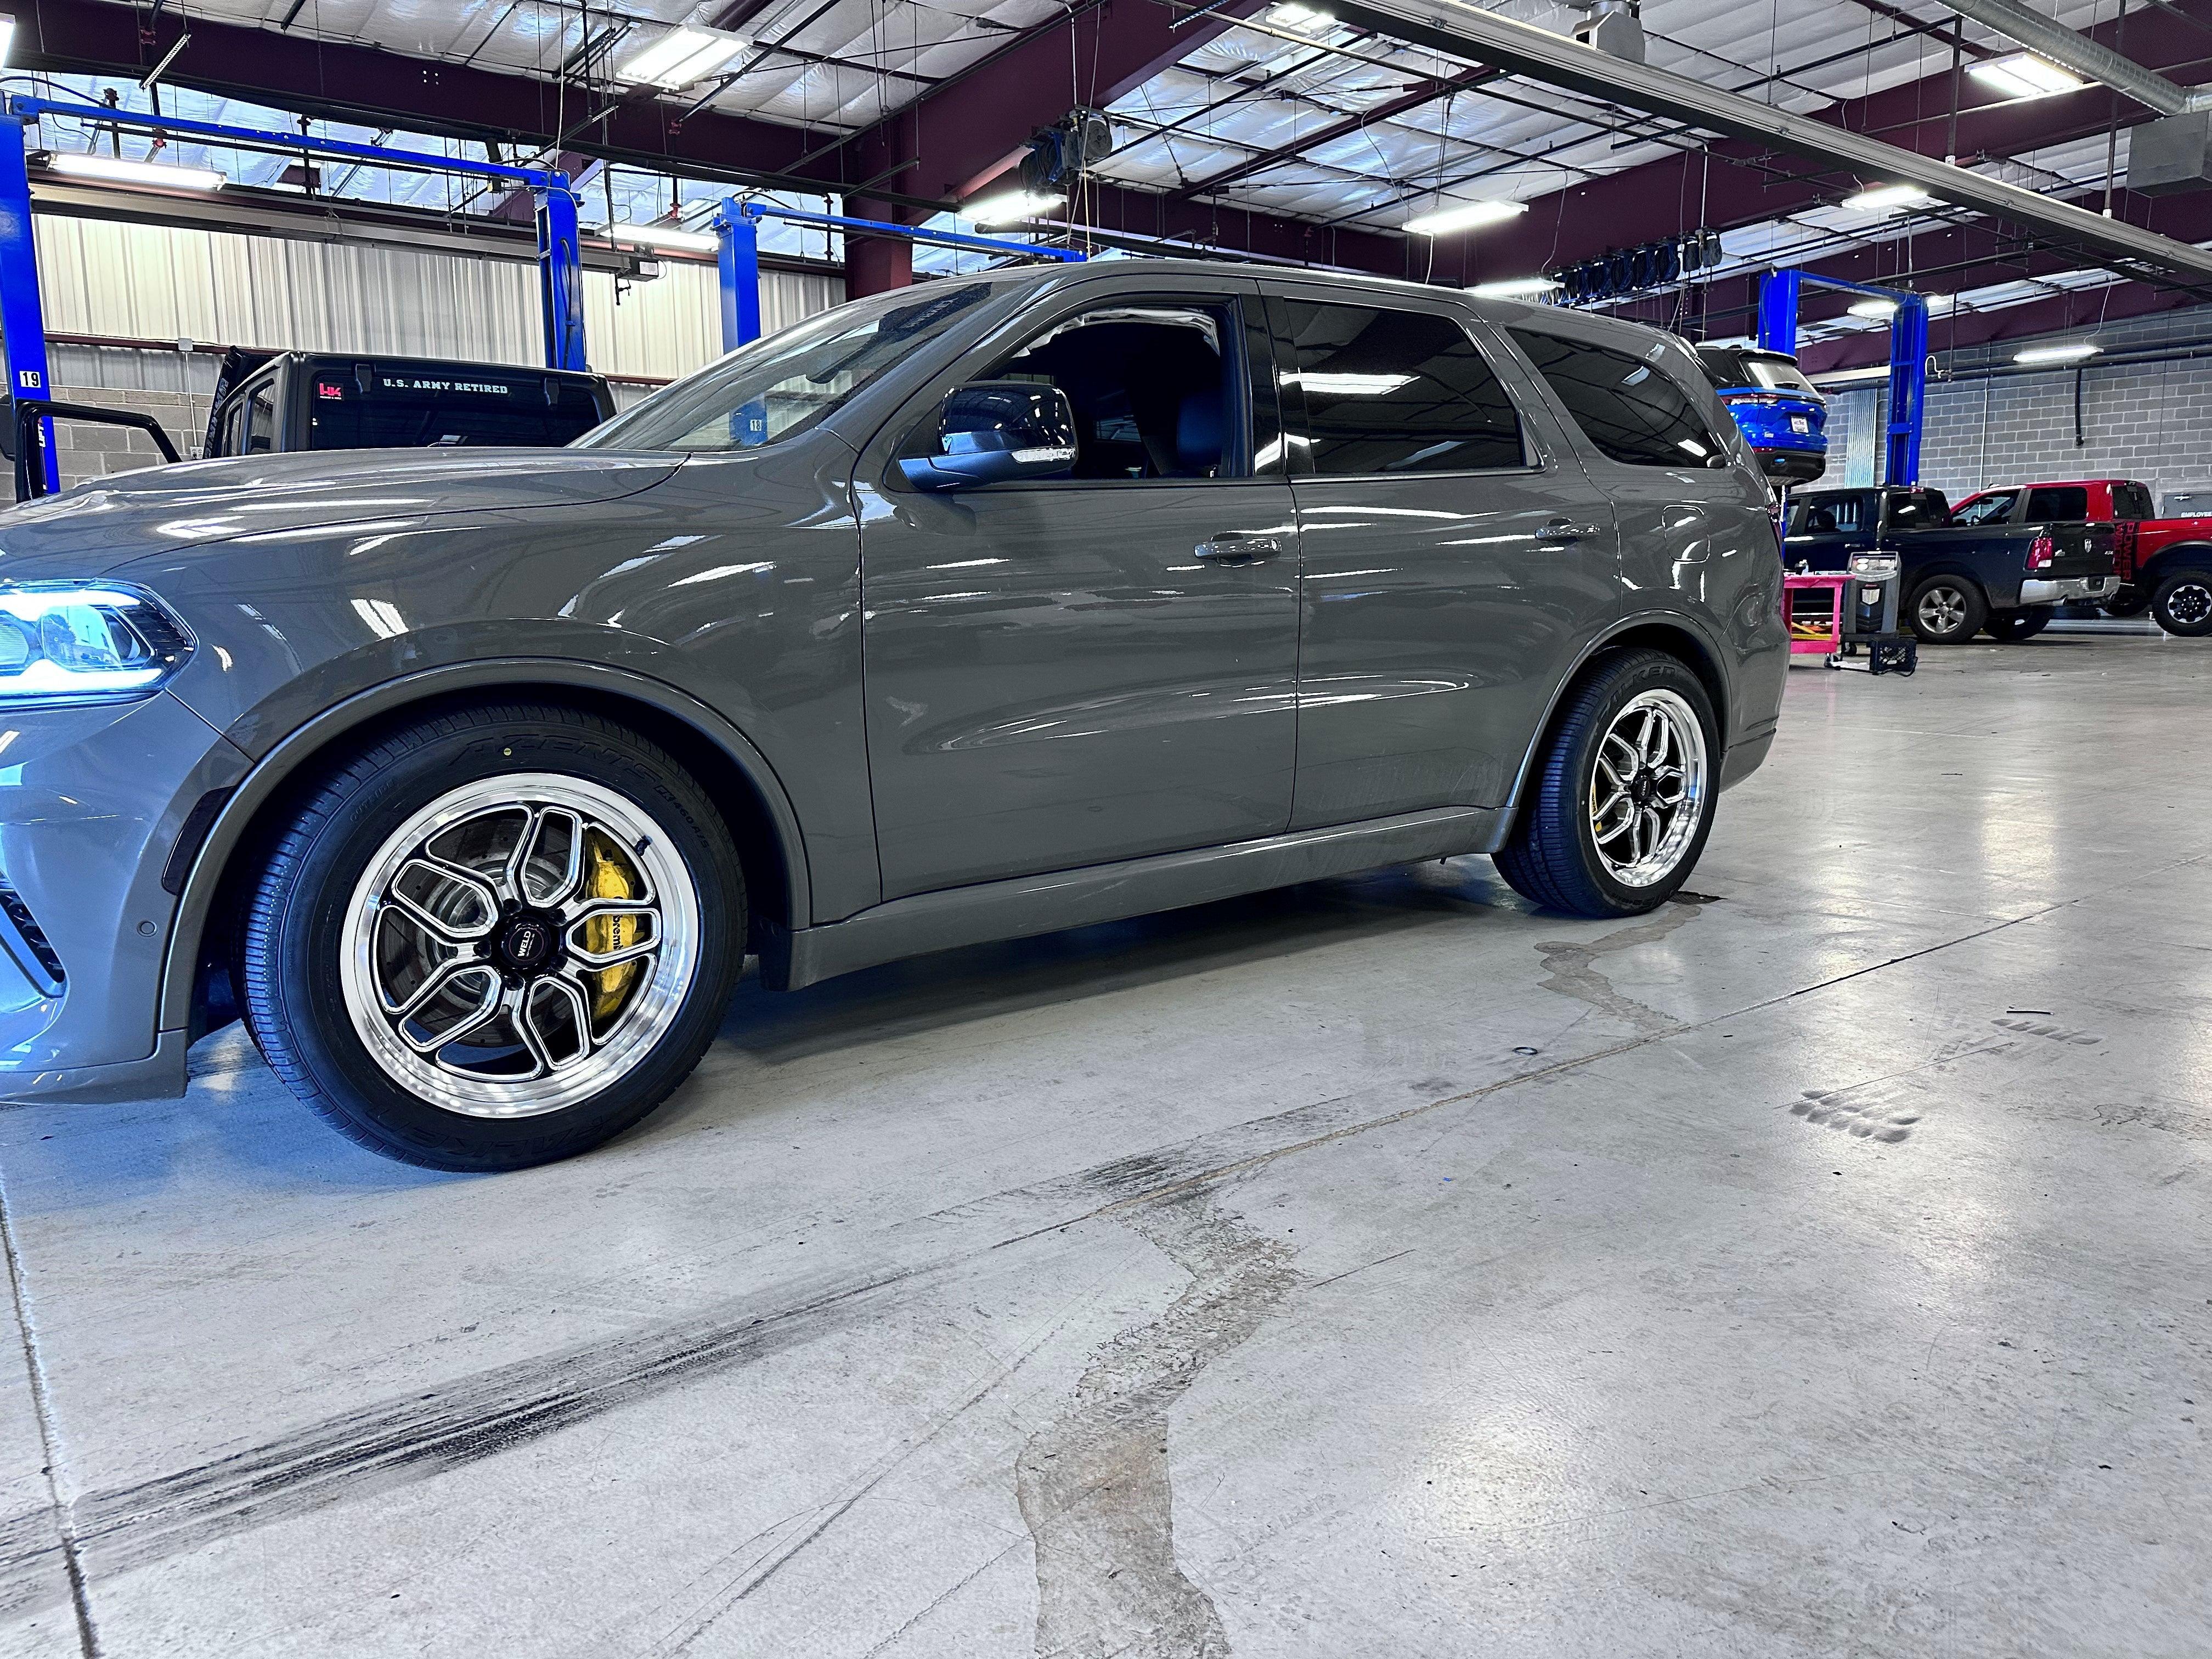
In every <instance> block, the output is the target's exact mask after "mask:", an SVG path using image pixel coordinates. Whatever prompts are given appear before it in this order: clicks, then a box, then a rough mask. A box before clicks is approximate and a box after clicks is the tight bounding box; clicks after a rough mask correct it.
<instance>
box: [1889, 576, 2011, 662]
mask: <svg viewBox="0 0 2212 1659" xmlns="http://www.w3.org/2000/svg"><path fill="white" fill-rule="evenodd" d="M1923 608H1924V611H1925V613H1926V614H1923ZM1989 614H1990V602H1989V601H1988V600H1987V599H1984V597H1983V596H1982V590H1981V588H1980V587H1979V586H1977V585H1976V584H1975V583H1974V581H1973V580H1971V579H1970V578H1968V577H1966V576H1948V575H1947V576H1930V577H1929V579H1928V580H1926V581H1924V582H1923V583H1921V584H1920V586H1917V587H1916V588H1914V589H1913V590H1912V598H1911V601H1910V602H1909V603H1908V604H1907V605H1905V623H1906V625H1907V626H1908V627H1910V628H1911V629H1912V632H1913V636H1914V637H1915V638H1917V640H1918V641H1920V642H1921V643H1922V644H1923V645H1964V644H1966V641H1969V640H1971V639H1972V638H1973V637H1974V635H1977V634H1978V633H1980V632H1981V631H1982V624H1983V623H1984V621H1986V620H1987V619H1988V617H1989Z"/></svg>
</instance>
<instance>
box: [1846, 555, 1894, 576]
mask: <svg viewBox="0 0 2212 1659" xmlns="http://www.w3.org/2000/svg"><path fill="white" fill-rule="evenodd" d="M1898 564H1899V562H1898V557H1897V555H1896V554H1894V553H1854V554H1852V555H1851V574H1853V575H1854V576H1857V577H1858V578H1860V579H1861V580H1864V581H1870V582H1878V581H1881V580H1885V579H1887V578H1888V577H1891V576H1894V575H1895V574H1897V572H1898Z"/></svg>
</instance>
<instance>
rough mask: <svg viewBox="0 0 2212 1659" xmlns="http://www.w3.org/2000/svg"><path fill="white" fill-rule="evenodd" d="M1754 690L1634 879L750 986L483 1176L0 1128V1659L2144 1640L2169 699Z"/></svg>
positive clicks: (1409, 892) (1909, 686)
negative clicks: (3, 1299)
mask: <svg viewBox="0 0 2212 1659" xmlns="http://www.w3.org/2000/svg"><path fill="white" fill-rule="evenodd" d="M1924 663H1925V665H1924V667H1923V670H1922V671H1921V672H1920V674H1919V675H1918V676H1917V678H1913V679H1911V680H1895V679H1884V680H1881V681H1873V680H1869V679H1868V678H1864V677H1863V676H1857V675H1844V674H1838V673H1828V672H1825V671H1820V670H1819V669H1817V668H1812V669H1800V670H1799V671H1796V673H1795V674H1794V675H1793V677H1792V679H1791V684H1790V696H1789V708H1788V712H1787V716H1786V720H1785V725H1784V736H1783V739H1782V742H1781V744H1780V745H1779V747H1778V750H1777V752H1776V755H1775V757H1774V760H1773V761H1772V763H1771V764H1770V765H1769V766H1768V767H1767V768H1766V769H1765V771H1763V772H1762V773H1760V774H1759V775H1758V776H1757V777H1756V778H1755V779H1753V781H1751V782H1750V783H1748V784H1747V785H1745V786H1744V787H1742V788H1741V789H1740V790H1738V791H1736V792H1735V793H1731V794H1730V795H1729V797H1728V799H1727V800H1726V801H1725V803H1724V804H1723V809H1722V812H1721V818H1720V825H1719V829H1718V832H1717V835H1716V836H1715V838H1714V840H1713V842H1712V846H1711V850H1710V852H1709V853H1708V854H1707V855H1706V858H1705V864H1704V866H1703V867H1702V868H1701V869H1700V870H1699V872H1697V874H1696V876H1695V877H1694V878H1693V879H1692V888H1693V889H1694V890H1695V896H1689V895H1686V896H1684V898H1683V900H1682V901H1681V902H1677V903H1674V904H1671V905H1669V906H1668V907H1667V908H1664V909H1663V910H1662V912H1661V913H1660V914H1658V915H1655V916H1653V917H1651V918H1650V919H1648V920H1645V921H1638V922H1637V923H1635V924H1633V925H1626V926H1609V925H1605V924H1590V923H1583V922H1577V921H1563V920H1560V919H1559V918H1556V917H1551V916H1543V915H1532V914H1530V913H1529V911H1528V908H1526V907H1525V906H1524V905H1522V903H1521V902H1519V901H1518V900H1517V899H1516V898H1515V897H1514V896H1513V895H1512V894H1511V893H1510V891H1509V890H1507V889H1506V888H1505V887H1504V884H1503V883H1501V882H1500V881H1499V880H1498V878H1497V877H1496V876H1495V874H1494V873H1493V872H1492V869H1491V867H1490V866H1489V864H1488V863H1487V861H1486V860H1475V859H1470V860H1460V861H1457V862H1455V863H1453V864H1450V865H1429V866H1422V867H1419V868H1411V869H1405V870H1399V871H1395V872H1387V873H1383V874H1379V875H1375V876H1371V877H1368V878H1361V879H1358V880H1350V881H1342V882H1334V883H1329V884H1319V885H1316V886H1313V887H1310V888H1304V889H1299V890H1293V891H1290V892H1285V893H1280V894H1275V895H1270V896H1264V897H1261V898H1256V899H1253V900H1249V901H1245V902H1237V903H1231V904H1223V905H1217V906H1213V907H1211V908H1206V909H1203V910H1198V911H1191V912H1185V913H1182V914H1179V915H1172V916H1168V917H1163V918H1156V919H1152V920H1149V921H1144V922H1141V923H1134V924H1128V925H1123V926H1117V927H1099V928H1093V929H1089V930H1086V931H1084V932H1081V933H1071V934H1066V935H1060V936H1057V937H1054V938H1052V939H1044V940H1039V941H1033V942H1030V943H1027V944H1022V945H1007V946H996V947H990V948H985V949H978V950H973V951H961V952H958V953H956V954H952V955H949V956H945V957H938V958H934V959H931V960H928V961H924V962H919V963H907V964H903V965H901V966H898V967H896V968H892V969H883V970H878V971H875V972H872V973H869V974H866V975H860V976H858V977H855V978H853V979H850V980H847V981H840V982H836V983H832V984H829V985H825V986H822V987H816V988H815V989H813V990H811V991H809V992H805V993H802V994H798V995H793V996H786V997H772V996H769V995H765V994H761V993H759V992H757V990H754V989H752V988H750V987H748V988H747V989H746V990H745V991H744V993H743V994H741V995H740V996H739V997H738V1000H737V1001H736V1003H735V1004H734V1005H733V1006H732V1011H731V1014H730V1019H729V1024H728V1025H727V1027H726V1030H725V1032H724V1034H723V1036H722V1039H721V1041H720V1042H719V1043H718V1044H717V1046H716V1047H715V1048H714V1051H713V1053H712V1054H711V1055H710V1056H709V1058H708V1060H707V1063H706V1065H705V1066H704V1068H703V1069H702V1073H701V1074H700V1075H699V1076H698V1077H697V1078H696V1079H694V1080H693V1082H692V1083H691V1084H690V1085H688V1086H687V1087H686V1088H685V1089H684V1091H683V1092H682V1093H681V1094H680V1095H679V1096H678V1098H677V1100H676V1102H675V1103H673V1104H672V1105H671V1108H670V1109H667V1110H665V1111H664V1112H663V1113H662V1114H661V1115H659V1117H658V1118H656V1119H655V1120H653V1121H652V1122H650V1123H649V1124H647V1126H646V1127H644V1128H643V1129H642V1130H641V1131H640V1132H638V1133H635V1134H633V1135H631V1136H630V1137H629V1138H628V1139H626V1140H624V1141H623V1142H622V1143H621V1144H619V1145H617V1146H613V1147H611V1148H609V1149H607V1150H605V1151H604V1152H600V1153H599V1154H597V1155H595V1156H593V1157H590V1158H584V1159H581V1160H579V1161H577V1162H574V1163H572V1164H567V1165H565V1166H562V1167H559V1168H554V1169H548V1170H537V1171H533V1172H530V1173H526V1174H522V1175H515V1176H501V1177H497V1178H494V1179H484V1180H478V1179H466V1178H457V1177H447V1176H432V1175H428V1174H424V1173H422V1172H419V1171H410V1170H404V1169H402V1168H399V1167H398V1166H396V1165H392V1164H385V1163H381V1162H380V1161H378V1160H376V1159H374V1158H370V1157H368V1156H367V1155H366V1154H363V1153H361V1152H356V1151H355V1150H354V1149H353V1148H351V1147H350V1146H348V1145H347V1144H346V1143H344V1142H343V1141H341V1140H340V1139H337V1137H336V1136H335V1135H332V1134H331V1133H329V1132H327V1131H325V1130H324V1129H323V1128H321V1127H319V1125H318V1124H317V1123H316V1122H315V1121H313V1119H312V1118H310V1117H308V1116H307V1115H306V1114H305V1113H304V1112H302V1111H301V1109H298V1108H297V1107H295V1105H294V1103H292V1102H291V1100H290V1099H289V1097H288V1096H286V1095H285V1094H284V1092H283V1090H282V1089H281V1088H279V1087H278V1086H277V1085H276V1084H275V1083H274V1082H273V1080H272V1079H270V1076H269V1075H268V1073H266V1072H265V1071H264V1069H263V1068H262V1066H260V1064H259V1062H258V1060H256V1059H255V1058H254V1057H253V1056H252V1050H251V1049H250V1048H247V1047H246V1046H245V1045H244V1044H243V1043H242V1042H240V1041H239V1040H238V1038H237V1037H236V1036H235V1034H232V1035H230V1036H222V1037H218V1038H216V1039H215V1040H213V1041H212V1042H210V1043H208V1044H205V1045H204V1046H203V1049H202V1051H201V1052H200V1053H199V1054H197V1057H196V1058H197V1071H198V1077H197V1081H196V1083H195V1084H194V1085H193V1088H192V1091H191V1096H190V1097H189V1098H188V1099H186V1100H185V1101H184V1102H182V1103H157V1104H147V1105H138V1106H123V1107H114V1108H102V1107H76V1108H68V1109H17V1110H14V1111H9V1112H6V1113H0V1196H4V1200H5V1219H6V1225H7V1242H8V1245H9V1261H10V1265H11V1267H12V1268H13V1273H14V1288H15V1305H16V1308H17V1310H18V1311H19V1314H20V1316H21V1327H20V1328H21V1330H22V1333H23V1344H22V1353H23V1357H24V1358H25V1360H26V1361H27V1364H15V1362H14V1361H13V1360H12V1359H10V1360H9V1363H8V1364H7V1367H6V1370H5V1380H4V1383H0V1534H4V1535H3V1536H0V1652H4V1653H6V1654H9V1655H17V1654H22V1655H40V1656H43V1655H50V1654H51V1655H70V1654H76V1653H78V1652H80V1651H87V1652H89V1651H94V1650H97V1651H98V1652H100V1653H103V1654H106V1655H109V1656H142V1655H143V1656H152V1655H161V1656H176V1655H202V1654H210V1655H211V1654H221V1655H225V1656H240V1655H267V1654H316V1655H345V1656H353V1655H371V1654H374V1655H386V1654H394V1655H396V1654H409V1655H414V1654H434V1655H453V1654H466V1655H475V1654H499V1655H502V1656H512V1655H532V1656H537V1655H559V1656H579V1659H584V1656H592V1659H596V1656H610V1655H621V1656H631V1655H635V1656H663V1659H665V1656H673V1655H678V1654H682V1655H690V1656H699V1659H707V1656H715V1655H774V1656H806V1659H812V1656H855V1659H857V1656H862V1655H884V1656H897V1659H912V1656H921V1655H958V1656H963V1659H969V1656H997V1655H1024V1654H1030V1653H1032V1652H1035V1653H1039V1654H1054V1655H1070V1656H1106V1655H1121V1656H1131V1659H1146V1656H1160V1659H1165V1656H1177V1659H1180V1656H1201V1655H1203V1656H1215V1655H1221V1654H1228V1653H1235V1654H1237V1655H1239V1656H1262V1655H1264V1656H1313V1659H1345V1656H1366V1655H1389V1656H1394V1659H1398V1656H1426V1655H1439V1656H1442V1655H1449V1656H1459V1655H1466V1654H1473V1653H1480V1654H1482V1655H1485V1656H1534V1655H1574V1656H1589V1655H1604V1656H1607V1659H1630V1656H1645V1655H1650V1656H1683V1655H1696V1656H1700V1659H1705V1656H1723V1655H1739V1654H1740V1655H1756V1656H1760V1659H1788V1656H1798V1655H1844V1654H1848V1655H1854V1656H1860V1655H1899V1656H1908V1655H1909V1656H1915V1659H1918V1656H1928V1655H1939V1654H1940V1655H1944V1656H1953V1659H1958V1656H1981V1655H1988V1656H2007V1659H2014V1656H2022V1655H2054V1656H2058V1655H2063V1656H2068V1659H2078V1656H2084V1655H2100V1656H2101V1655H2121V1654H2125V1655H2184V1654H2188V1655H2199V1654H2203V1653H2204V1652H2205V1651H2207V1650H2208V1649H2212V1572H2208V1568H2212V1480H2208V1478H2207V1477H2208V1475H2212V1457H2209V1456H2208V1455H2207V1451H2206V1437H2205V1430H2204V1427H2203V1424H2204V1423H2207V1422H2212V1392H2208V1391H2212V1375H2208V1363H2207V1362H2208V1353H2212V1248H2208V1229H2207V1219H2208V1216H2207V1200H2208V1197H2212V1165H2209V1164H2208V1154H2212V929H2208V927H2207V926H2206V923H2207V921H2208V920H2212V839H2209V838H2208V826H2212V765H2208V764H2207V763H2206V760H2205V758H2204V757H2205V754H2206V735H2205V734H2206V730H2207V719H2208V715H2212V642H2206V643H2203V644H2196V643H2191V642H2187V641H2172V640H2167V639H2165V638H2163V637H2160V636H2157V635H2151V634H2148V633H2145V632H2142V631H2141V630H2124V631H2120V632H2106V633H2098V634H2093V635H2091V634H2081V633H2062V632H2057V631H2054V632H2053V633H2052V634H2051V635H2045V637H2044V638H2042V639H2040V640H2038V641H2034V642H2033V643H2032V644H2029V645H2025V646H2017V647H1994V646H1977V647H1968V648H1964V649H1959V650H1951V651H1931V652H1929V653H1927V656H1926V658H1925V659H1924Z"/></svg>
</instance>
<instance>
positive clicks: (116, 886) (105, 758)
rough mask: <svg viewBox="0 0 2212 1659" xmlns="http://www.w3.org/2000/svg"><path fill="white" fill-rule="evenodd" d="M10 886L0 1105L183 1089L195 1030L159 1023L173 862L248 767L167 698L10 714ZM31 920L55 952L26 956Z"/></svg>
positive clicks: (4, 811) (3, 842)
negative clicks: (168, 873)
mask: <svg viewBox="0 0 2212 1659" xmlns="http://www.w3.org/2000/svg"><path fill="white" fill-rule="evenodd" d="M0 732H4V733H5V735H4V737H0V880H4V881H5V883H6V884H7V885H8V887H9V888H10V889H11V890H13V892H14V894H15V903H14V904H12V905H10V906H9V907H8V908H9V912H10V914H9V917H8V922H9V937H8V938H7V939H0V945H6V946H7V947H8V948H6V949H0V1099H8V1100H25V1099H31V1098H50V1097H61V1098H69V1099H88V1098H101V1097H118V1096H119V1097H125V1098H127V1097H131V1096H146V1095H156V1094H162V1093H173V1092H175V1090H176V1086H177V1085H179V1084H181V1082H182V1079H183V1075H184V1040H183V1039H184V1033H182V1032H172V1033H162V1032H160V1031H158V1030H156V1029H155V1028H156V1026H157V1024H158V1020H157V1018H156V1015H157V1012H158V1009H159V1007H160V1000H161V976H162V969H163V966H164V963H165V960H166V957H167V951H168V946H169V939H170V935H171V933H172V932H173V929H174V927H175V922H176V912H177V901H176V899H175V897H174V896H172V895H171V894H170V893H169V892H168V891H167V890H165V889H164V888H163V887H162V885H161V876H162V871H163V866H164V865H165V864H166V863H167V860H168V856H169V854H170V851H171V849H172V848H173V847H174V846H175V844H176V841H177V836H178V834H179V831H180V830H181V829H182V828H183V826H184V823H185V818H186V817H188V816H190V814H191V809H192V807H193V805H195V804H196V803H197V801H198V800H199V799H200V797H201V796H202V795H204V794H205V793H208V792H209V791H210V790H216V789H226V788H228V787H232V786H234V785H235V784H236V783H237V782H238V781H239V780H240V778H242V777H243V776H245V775H246V770H247V768H248V764H249V763H248V762H247V760H246V757H245V755H243V754H242V753H240V751H239V750H237V749H236V748H234V747H233V746H232V745H231V744H228V743H227V742H225V741H224V739H223V738H222V734H221V733H219V732H216V729H215V728H214V727H213V726H210V725H209V724H208V723H207V722H206V721H205V720H202V719H201V718H200V717H199V716H198V715H197V714H194V713H192V711H191V709H189V708H186V707H185V705H184V704H183V703H181V702H178V701H177V700H176V699H175V698H174V697H173V696H169V695H168V694H167V692H159V693H156V694H155V696H151V697H149V698H146V699H145V700H143V702H132V703H121V704H105V705H96V706H94V707H89V708H58V709H36V710H25V711H22V712H20V713H9V712H6V711H0ZM18 907H20V909H21V916H18V915H15V914H14V912H15V910H16V909H17V908H18ZM23 918H27V919H28V920H29V921H30V923H31V924H32V926H33V927H34V929H35V932H36V933H37V934H39V935H43V939H44V944H45V946H46V950H45V952H44V953H43V955H42V953H40V951H36V950H27V951H24V952H23V953H22V956H21V957H19V956H18V953H17V951H16V949H15V945H17V944H18V943H19V942H22V936H23V935H24V933H25V932H26V930H25V928H24V927H23V925H22V921H23ZM56 970H58V971H56Z"/></svg>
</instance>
